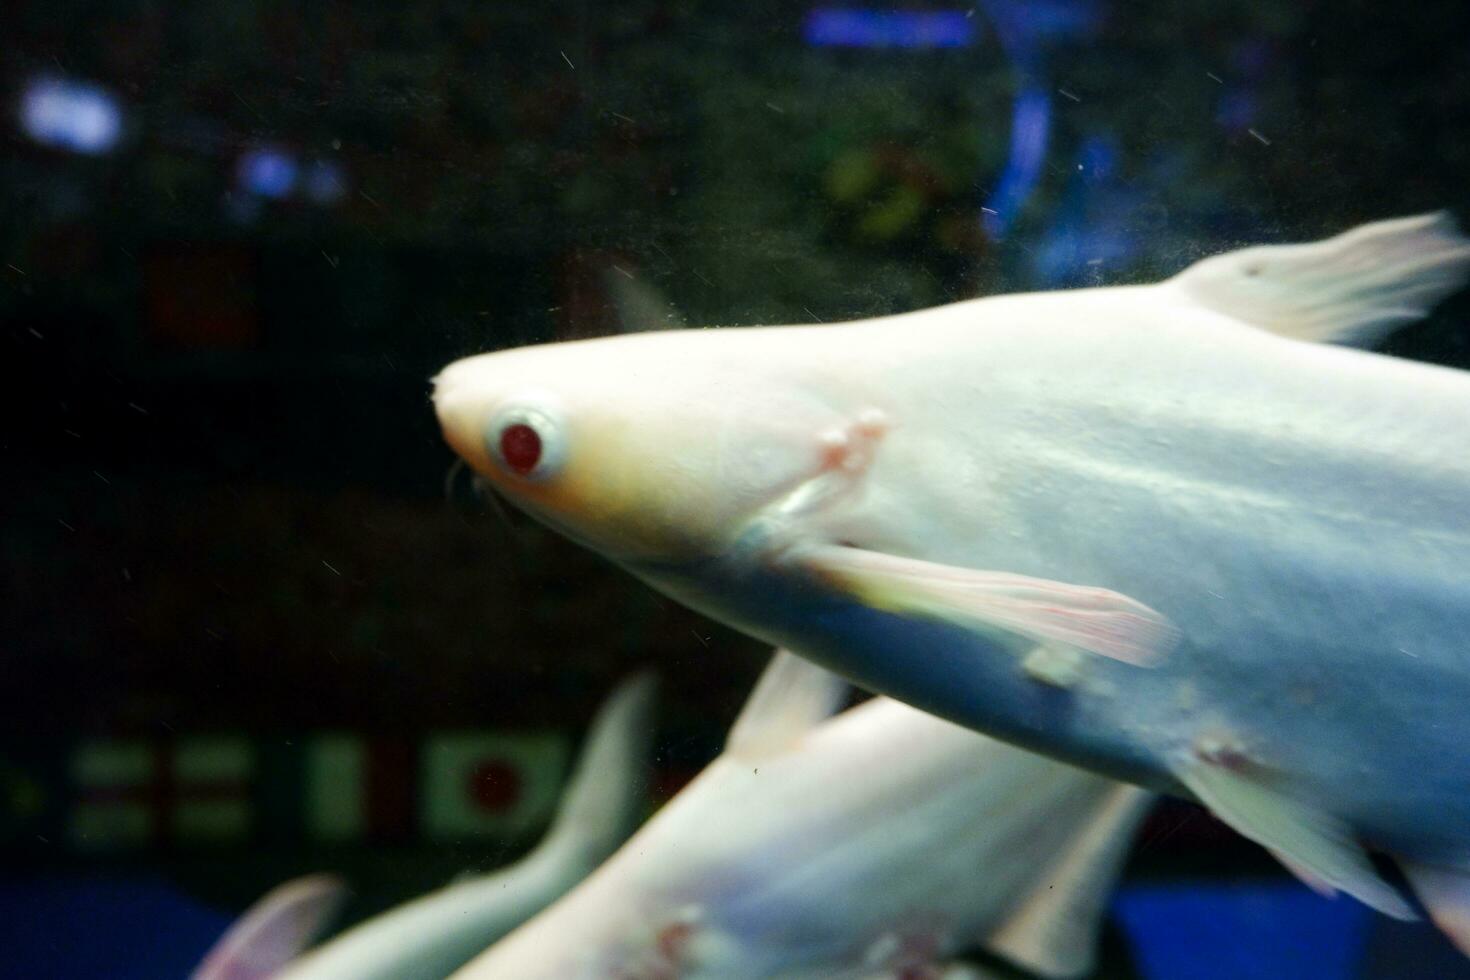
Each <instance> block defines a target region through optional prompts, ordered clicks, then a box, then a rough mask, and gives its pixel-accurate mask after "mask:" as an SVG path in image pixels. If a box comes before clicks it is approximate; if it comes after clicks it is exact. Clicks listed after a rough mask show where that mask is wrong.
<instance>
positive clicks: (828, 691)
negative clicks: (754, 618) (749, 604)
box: [725, 650, 848, 758]
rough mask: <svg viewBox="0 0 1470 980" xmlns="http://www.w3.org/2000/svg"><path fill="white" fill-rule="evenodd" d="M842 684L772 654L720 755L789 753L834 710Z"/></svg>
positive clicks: (807, 664)
mask: <svg viewBox="0 0 1470 980" xmlns="http://www.w3.org/2000/svg"><path fill="white" fill-rule="evenodd" d="M847 690H848V685H847V681H845V680H843V679H842V678H840V677H838V676H837V675H836V674H834V673H832V672H831V671H830V670H827V669H826V668H825V667H818V666H817V665H816V664H814V663H812V662H811V661H809V660H803V659H801V658H800V657H798V656H797V655H796V654H794V653H791V652H790V651H789V650H777V651H776V655H775V656H774V657H772V658H771V662H770V663H769V664H767V665H766V669H765V671H764V672H763V673H762V674H761V676H760V680H758V681H756V684H755V689H754V690H753V691H751V692H750V697H748V698H746V700H745V706H744V707H743V708H741V709H740V717H739V718H736V719H735V724H734V725H732V726H731V728H730V734H729V736H728V737H727V738H726V739H725V752H726V753H727V754H730V753H733V754H736V755H740V756H744V757H747V758H748V757H751V756H759V755H765V754H767V753H770V752H779V751H783V750H785V749H788V748H790V747H791V746H792V745H793V744H795V742H796V741H797V739H799V738H801V736H802V735H804V734H806V732H808V731H809V730H811V729H812V728H813V727H814V726H816V725H817V724H819V723H820V722H822V721H824V720H825V719H827V718H828V717H830V716H831V715H832V713H833V712H834V711H836V710H837V708H838V706H839V705H840V704H841V703H842V700H843V698H845V697H846V696H847Z"/></svg>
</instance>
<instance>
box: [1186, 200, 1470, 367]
mask: <svg viewBox="0 0 1470 980" xmlns="http://www.w3.org/2000/svg"><path fill="white" fill-rule="evenodd" d="M1467 276H1470V240H1467V239H1466V238H1465V236H1464V235H1463V234H1462V233H1461V232H1460V230H1459V228H1458V227H1457V226H1456V224H1455V220H1454V218H1453V217H1452V216H1451V215H1450V214H1449V213H1448V212H1446V211H1437V212H1434V213H1432V214H1421V215H1416V216H1414V217H1410V218H1395V219H1392V220H1389V221H1375V222H1372V223H1370V224H1365V225H1359V226H1358V227H1357V228H1353V229H1352V230H1350V231H1346V232H1343V233H1342V234H1340V235H1337V236H1335V237H1333V238H1327V239H1323V240H1322V241H1318V242H1311V243H1308V244H1304V245H1261V246H1256V247H1253V248H1244V249H1240V250H1238V251H1234V252H1226V253H1225V254H1223V255H1215V256H1212V257H1210V258H1207V259H1203V260H1201V261H1199V262H1196V263H1195V264H1194V265H1191V266H1190V267H1189V268H1187V269H1185V270H1184V271H1183V272H1181V273H1179V274H1178V275H1176V276H1174V277H1173V278H1172V279H1169V280H1166V281H1165V282H1164V283H1163V284H1162V285H1163V286H1164V287H1166V288H1172V289H1175V290H1179V291H1182V292H1183V293H1184V294H1185V295H1186V296H1187V297H1188V298H1189V299H1190V300H1191V301H1193V302H1195V303H1198V304H1199V305H1201V306H1204V307H1207V308H1209V309H1212V310H1214V311H1215V312H1217V313H1222V314H1224V315H1226V316H1229V317H1232V318H1234V319H1236V320H1242V321H1244V322H1246V323H1250V324H1254V325H1255V326H1258V327H1261V328H1263V329H1265V330H1268V331H1270V332H1272V333H1276V334H1280V335H1282V336H1284V337H1291V338H1294V339H1297V340H1305V341H1310V342H1315V343H1332V344H1344V345H1347V346H1355V347H1371V346H1372V345H1374V344H1375V343H1377V342H1378V341H1380V340H1382V339H1383V338H1384V337H1386V336H1387V335H1388V334H1390V333H1392V332H1393V331H1394V330H1395V329H1397V328H1398V327H1401V326H1403V325H1404V324H1406V323H1412V322H1413V321H1415V320H1419V319H1422V318H1423V317H1424V316H1425V315H1426V314H1427V313H1428V312H1429V311H1430V310H1431V309H1432V308H1433V307H1434V306H1435V305H1436V304H1438V303H1439V302H1440V301H1441V300H1443V299H1444V298H1445V297H1447V296H1449V295H1450V294H1451V293H1453V292H1455V291H1456V290H1457V289H1459V288H1460V287H1461V286H1463V285H1464V284H1465V280H1466V278H1467Z"/></svg>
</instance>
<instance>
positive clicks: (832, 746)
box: [454, 653, 1152, 980]
mask: <svg viewBox="0 0 1470 980" xmlns="http://www.w3.org/2000/svg"><path fill="white" fill-rule="evenodd" d="M845 691H846V686H845V684H843V683H842V682H841V681H839V680H837V678H835V677H834V675H832V674H829V673H828V672H826V671H825V670H823V669H822V668H820V667H817V666H815V665H813V664H810V663H808V662H806V661H804V660H800V659H798V658H797V657H794V656H792V655H791V654H789V653H778V654H777V655H776V657H775V659H774V660H773V661H772V662H771V666H769V667H768V668H767V669H766V672H765V674H764V675H763V676H762V678H761V680H760V682H759V683H758V684H757V685H756V688H755V691H754V693H753V694H752V695H751V698H750V700H749V702H748V703H747V704H746V706H745V708H744V710H743V711H742V712H741V715H740V718H739V720H738V721H737V722H736V723H735V727H734V728H733V729H732V730H731V732H730V737H729V740H728V742H727V744H726V746H725V751H724V753H723V754H722V755H721V756H720V757H719V758H717V759H716V760H715V761H714V762H712V763H710V765H709V766H708V767H706V768H705V770H704V771H703V772H701V773H700V774H699V776H698V777H696V778H695V780H694V781H693V782H692V783H690V784H689V785H688V786H687V787H685V789H684V790H683V791H682V792H680V793H679V794H678V795H677V796H676V797H674V799H673V800H671V801H670V802H669V803H668V805H667V806H665V807H664V808H663V809H662V810H661V811H659V812H658V813H657V814H655V815H654V817H653V818H652V819H651V820H650V821H649V822H648V823H647V824H646V825H644V827H643V828H642V829H641V830H639V831H638V833H636V834H634V835H633V837H632V839H631V840H629V841H628V843H626V844H625V845H623V847H622V849H621V850H619V851H618V853H617V854H615V855H614V856H613V857H612V858H611V859H609V860H608V862H607V863H606V864H605V865H603V866H602V867H601V868H599V869H598V870H597V871H596V872H595V873H594V874H593V875H592V876H591V877H589V878H588V879H587V880H586V881H584V882H583V883H582V884H581V885H579V886H578V887H577V888H576V889H574V890H573V891H572V892H570V893H569V894H568V895H567V896H566V897H564V898H563V899H561V901H559V902H557V903H556V904H554V905H552V906H551V907H550V908H548V909H547V910H546V911H544V912H542V913H541V914H540V915H538V916H536V917H535V918H534V919H532V920H530V921H529V922H527V923H526V924H525V925H523V926H521V927H520V928H519V929H517V930H516V931H515V932H513V933H511V934H510V935H509V936H507V937H506V938H505V939H503V940H501V941H500V942H499V943H497V944H496V945H495V946H493V947H491V948H490V949H489V950H488V951H486V952H485V953H484V954H483V955H482V956H480V957H478V958H476V959H475V960H474V961H472V962H471V963H470V964H469V965H468V966H466V967H465V968H464V969H463V970H461V971H460V972H458V973H456V974H455V975H454V976H455V978H456V980H491V978H494V980H505V978H512V977H513V978H515V980H611V978H626V980H632V978H637V980H675V978H677V980H763V978H777V977H779V978H781V980H842V978H849V980H857V978H863V980H884V978H892V980H899V978H914V980H917V978H920V977H926V978H927V977H932V978H935V980H938V977H939V976H940V974H939V973H938V972H937V971H938V969H940V968H941V966H942V965H943V962H944V961H945V960H947V959H948V958H950V957H952V956H954V955H955V954H956V953H957V952H959V951H960V950H963V949H966V948H971V947H976V946H985V947H987V948H989V949H990V950H991V951H993V952H995V953H997V954H998V955H1001V956H1003V957H1005V958H1006V959H1009V960H1011V961H1013V962H1015V963H1017V964H1019V965H1021V966H1024V967H1027V968H1028V969H1030V970H1032V971H1034V972H1036V973H1039V974H1041V975H1042V976H1047V977H1070V976H1076V975H1079V974H1081V973H1085V972H1087V971H1088V970H1090V969H1091V966H1092V962H1093V958H1094V952H1095V947H1096V939H1097V933H1098V929H1099V925H1100V922H1101V919H1102V917H1103V913H1104V911H1105V908H1106V904H1107V901H1106V900H1107V896H1108V894H1109V893H1110V892H1111V891H1112V886H1113V883H1114V881H1115V879H1116V877H1117V874H1118V871H1119V868H1120V866H1121V864H1122V862H1123V858H1124V856H1125V855H1126V853H1127V851H1128V843H1129V841H1130V840H1131V838H1132V836H1133V832H1134V830H1135V829H1136V827H1137V824H1138V822H1139V820H1140V819H1141V818H1142V816H1143V814H1144V812H1145V811H1146V810H1147V808H1148V805H1149V803H1150V802H1151V801H1152V797H1151V796H1150V795H1149V794H1148V793H1146V792H1144V791H1143V790H1140V789H1138V788H1136V787H1132V786H1125V785H1122V784H1121V783H1115V782H1113V781H1111V780H1107V779H1103V778H1102V777H1099V776H1095V775H1092V774H1091V773H1087V772H1084V771H1082V770H1080V769H1074V768H1072V767H1071V766H1066V765H1063V764H1062V763H1059V762H1053V761H1051V760H1049V759H1046V758H1043V757H1041V756H1039V755H1035V754H1033V753H1030V752H1025V751H1023V750H1020V749H1016V748H1012V747H1011V746H1008V745H1006V744H1004V743H1002V742H997V741H994V740H992V739H989V738H986V737H985V736H983V735H980V734H977V733H975V732H971V731H969V730H967V729H964V728H961V727H960V726H958V725H954V724H951V723H950V722H946V721H942V720H940V719H938V718H935V717H933V716H932V715H926V714H924V713H923V712H920V711H916V710H915V709H913V708H910V707H908V706H907V705H903V704H900V703H899V702H897V701H892V700H889V699H887V698H877V699H874V700H871V701H868V702H866V703H864V704H862V705H859V706H858V707H856V708H852V709H850V710H848V711H845V712H843V713H841V714H839V715H837V716H836V717H835V718H829V717H827V716H828V715H829V713H830V712H831V711H832V710H833V708H834V707H836V706H837V704H838V702H839V700H840V698H841V697H842V696H843V694H844V693H845ZM960 975H961V974H959V973H955V974H954V976H956V977H958V976H960ZM965 975H973V974H965Z"/></svg>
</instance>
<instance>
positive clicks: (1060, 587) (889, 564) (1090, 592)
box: [796, 545, 1179, 666]
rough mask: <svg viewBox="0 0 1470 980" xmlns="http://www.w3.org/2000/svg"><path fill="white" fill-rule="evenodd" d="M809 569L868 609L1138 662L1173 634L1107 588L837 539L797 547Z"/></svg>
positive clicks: (1154, 655)
mask: <svg viewBox="0 0 1470 980" xmlns="http://www.w3.org/2000/svg"><path fill="white" fill-rule="evenodd" d="M796 557H797V560H798V561H799V562H800V563H801V564H803V565H804V566H805V567H806V568H808V569H809V570H810V571H812V572H813V573H815V574H816V575H818V576H819V577H821V578H823V579H825V580H826V581H828V582H830V583H832V584H834V585H836V586H837V587H838V588H841V589H843V590H845V591H847V592H849V593H851V594H852V595H854V596H855V597H856V598H858V599H859V600H860V601H862V602H864V603H866V604H867V605H870V606H873V607H874V608H876V609H884V610H887V611H890V612H896V613H912V614H915V615H921V616H928V617H931V618H934V619H940V620H945V621H948V622H952V623H957V624H960V625H966V626H982V627H998V628H1000V629H1004V630H1008V631H1010V632H1013V633H1017V634H1019V635H1021V636H1024V637H1027V638H1029V639H1032V640H1036V641H1038V642H1042V643H1060V644H1065V645H1067V646H1072V647H1076V648H1078V649H1081V650H1087V651H1090V652H1092V653H1096V654H1101V655H1102V656H1104V657H1110V658H1112V659H1114V660H1121V661H1123V662H1124V663H1130V664H1135V665H1138V666H1151V665H1153V664H1155V663H1157V662H1158V661H1159V660H1160V659H1161V658H1162V657H1163V656H1164V655H1165V654H1167V653H1168V652H1169V651H1170V650H1171V649H1172V648H1173V647H1174V645H1175V644H1176V643H1177V642H1178V641H1179V631H1178V630H1177V629H1175V627H1174V626H1173V624H1171V623H1170V622H1169V621H1168V620H1167V619H1166V618H1165V617H1164V616H1163V615H1162V614H1160V613H1158V612H1156V611H1155V610H1153V609H1150V608H1149V607H1148V606H1145V605H1144V604H1143V603H1141V602H1137V601H1135V600H1133V599H1130V598H1128V597H1127V596H1125V595H1120V594H1119V593H1117V592H1111V591H1109V590H1107V589H1099V588H1089V587H1086V586H1080V585H1071V584H1068V583H1066V582H1052V581H1048V580H1046V579H1039V578H1029V577H1027V576H1025V575H1012V574H1009V573H1006V572H986V571H976V570H974V569H968V568H956V567H953V566H949V565H938V564H935V563H933V562H926V561H917V560H915V559H912V558H899V557H896V556H894V555H885V554H882V553H879V552H876V551H865V550H863V549H860V548H849V547H844V546H841V545H818V546H812V547H808V548H803V549H801V550H800V551H799V552H798V553H797V556H796Z"/></svg>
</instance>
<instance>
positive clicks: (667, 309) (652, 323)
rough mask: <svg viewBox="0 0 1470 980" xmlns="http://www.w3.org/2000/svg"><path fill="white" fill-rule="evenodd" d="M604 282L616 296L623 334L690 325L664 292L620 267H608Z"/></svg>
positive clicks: (614, 297) (612, 294)
mask: <svg viewBox="0 0 1470 980" xmlns="http://www.w3.org/2000/svg"><path fill="white" fill-rule="evenodd" d="M602 283H603V285H604V286H606V287H607V291H608V293H609V294H610V295H611V296H612V301H613V307H614V308H615V309H616V310H617V314H618V329H619V330H620V331H621V332H622V333H639V332H642V331H645V330H679V329H681V328H683V327H686V326H688V324H687V323H686V322H685V320H684V317H683V315H682V314H680V313H679V310H678V308H677V307H675V306H674V304H673V303H670V302H669V301H668V299H667V298H665V297H664V295H663V294H662V293H660V292H659V291H658V290H657V289H655V288H654V287H653V286H652V285H651V284H650V283H648V282H647V281H646V280H644V279H640V278H638V277H637V276H634V275H633V274H632V273H629V272H626V271H624V270H623V269H622V268H621V267H620V266H613V267H611V268H608V269H604V270H603V271H602Z"/></svg>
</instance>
